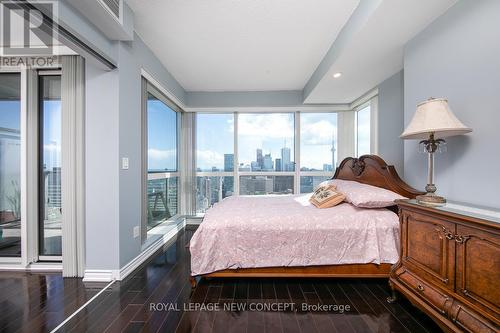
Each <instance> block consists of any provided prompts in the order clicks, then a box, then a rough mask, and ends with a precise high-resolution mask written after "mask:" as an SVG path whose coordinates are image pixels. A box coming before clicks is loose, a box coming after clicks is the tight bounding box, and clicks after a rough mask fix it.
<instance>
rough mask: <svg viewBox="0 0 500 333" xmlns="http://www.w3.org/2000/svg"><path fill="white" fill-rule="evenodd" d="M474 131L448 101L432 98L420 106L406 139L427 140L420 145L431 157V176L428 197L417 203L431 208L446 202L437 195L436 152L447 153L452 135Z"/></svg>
mask: <svg viewBox="0 0 500 333" xmlns="http://www.w3.org/2000/svg"><path fill="white" fill-rule="evenodd" d="M469 132H472V129H471V128H468V127H467V126H465V125H464V124H463V123H462V122H461V121H460V120H458V118H457V117H455V115H454V114H453V112H451V110H450V108H449V106H448V100H446V99H444V98H429V99H428V100H426V101H424V102H422V103H420V104H418V105H417V111H416V112H415V115H414V116H413V119H412V120H411V122H410V124H409V125H408V127H406V129H405V131H404V132H403V134H401V138H402V139H423V140H422V141H420V143H419V148H420V150H421V151H422V152H425V153H427V154H428V176H427V186H426V187H425V191H426V192H427V193H426V194H424V195H419V196H417V202H418V203H420V204H424V205H430V206H441V205H444V204H445V203H446V199H445V198H443V197H440V196H438V195H436V194H435V192H436V185H434V153H435V152H441V151H444V150H445V148H446V141H445V140H444V139H443V138H444V137H448V136H455V135H462V134H465V133H469Z"/></svg>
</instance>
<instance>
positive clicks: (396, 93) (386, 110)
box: [378, 70, 404, 176]
mask: <svg viewBox="0 0 500 333" xmlns="http://www.w3.org/2000/svg"><path fill="white" fill-rule="evenodd" d="M403 118H404V117H403V71H402V70H401V71H399V72H398V73H396V74H394V75H393V76H391V77H389V78H388V79H386V80H385V81H383V82H382V83H381V84H380V85H379V86H378V127H379V129H378V155H380V156H381V157H382V158H383V159H384V160H385V161H386V162H387V163H389V164H392V165H394V167H395V168H396V170H397V172H398V174H399V175H400V176H403V169H404V143H403V140H401V139H400V138H399V135H400V134H401V133H402V132H403V125H404V124H403V123H404V119H403Z"/></svg>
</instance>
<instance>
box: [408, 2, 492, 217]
mask: <svg viewBox="0 0 500 333" xmlns="http://www.w3.org/2000/svg"><path fill="white" fill-rule="evenodd" d="M404 69H405V75H404V91H405V103H404V107H405V110H404V111H405V112H404V120H405V125H407V124H408V123H409V122H410V120H411V117H412V116H413V114H414V112H415V108H416V105H417V103H418V102H420V101H423V100H425V99H427V98H428V97H430V96H432V97H446V98H448V100H449V104H450V107H451V109H452V110H453V112H454V113H455V115H456V116H457V117H458V118H459V119H460V120H461V121H462V122H463V123H465V124H466V125H467V126H469V127H471V128H472V129H473V130H474V131H473V132H472V133H471V134H469V135H465V136H459V137H453V138H449V139H448V140H447V141H448V152H446V153H444V154H437V156H436V180H435V182H436V184H437V187H438V192H439V194H441V195H444V196H446V197H448V199H450V200H456V201H462V202H469V203H473V204H477V205H483V206H490V207H495V208H500V194H499V192H498V190H499V189H500V176H499V174H498V169H499V166H500V148H499V143H500V131H499V125H500V94H499V93H500V1H498V0H462V1H459V2H458V3H457V4H456V5H455V6H453V7H452V8H451V9H450V10H449V11H448V12H446V13H445V14H444V15H442V16H441V17H439V18H438V19H437V20H435V21H434V22H433V23H431V24H430V25H429V26H428V27H427V28H426V29H425V30H424V31H423V32H421V33H420V34H418V35H417V36H416V37H415V38H414V39H412V40H411V41H410V42H409V43H408V44H407V46H406V49H405V56H404ZM404 155H405V157H404V171H405V178H406V180H407V181H409V183H410V184H411V185H414V186H416V187H417V188H423V187H424V185H425V182H426V170H427V165H426V156H425V155H423V154H419V153H417V142H416V141H408V142H406V143H405V154H404Z"/></svg>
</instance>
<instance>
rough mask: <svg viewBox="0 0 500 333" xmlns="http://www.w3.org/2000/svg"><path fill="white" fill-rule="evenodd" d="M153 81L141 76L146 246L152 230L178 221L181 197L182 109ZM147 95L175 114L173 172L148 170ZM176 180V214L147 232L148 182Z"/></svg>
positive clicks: (143, 221)
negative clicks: (174, 158) (174, 159)
mask: <svg viewBox="0 0 500 333" xmlns="http://www.w3.org/2000/svg"><path fill="white" fill-rule="evenodd" d="M152 81H153V80H151V79H149V78H147V77H146V76H145V75H142V76H141V128H142V145H141V146H142V186H141V188H142V209H141V213H142V214H141V215H142V217H141V227H140V229H141V244H142V245H143V246H144V245H147V244H148V243H147V240H148V239H149V238H150V237H151V236H153V235H155V234H156V233H155V232H154V229H155V228H157V227H160V226H161V225H164V224H165V223H170V222H173V221H176V220H178V219H179V218H180V217H181V216H182V213H181V212H182V207H181V202H182V200H181V195H182V186H181V184H182V180H181V176H182V175H181V172H180V158H181V151H180V150H181V147H182V145H181V142H180V140H181V133H180V131H181V117H182V112H183V111H182V109H181V108H180V107H179V106H178V105H177V104H176V103H175V102H173V101H172V100H171V99H170V98H168V97H167V96H166V94H165V93H164V92H163V91H162V88H161V86H159V85H158V83H157V82H152ZM148 94H151V95H153V96H154V97H155V98H157V99H158V100H159V101H161V102H162V103H163V104H165V105H166V106H167V107H168V108H170V109H171V110H172V111H174V112H175V113H176V125H175V128H176V133H175V134H176V147H175V149H176V166H175V171H152V172H149V170H148V149H149V147H148V105H147V102H148ZM170 178H177V212H176V213H175V214H174V215H172V216H170V217H169V218H165V219H163V220H161V221H159V223H158V224H157V225H155V226H154V227H152V228H151V229H149V230H148V225H147V224H148V205H149V202H148V181H149V180H158V179H170Z"/></svg>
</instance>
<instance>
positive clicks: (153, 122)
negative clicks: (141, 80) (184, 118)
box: [147, 95, 177, 171]
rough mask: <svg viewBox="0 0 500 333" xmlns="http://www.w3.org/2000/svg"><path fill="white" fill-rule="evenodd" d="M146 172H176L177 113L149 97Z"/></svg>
mask: <svg viewBox="0 0 500 333" xmlns="http://www.w3.org/2000/svg"><path fill="white" fill-rule="evenodd" d="M147 107H148V170H149V171H176V170H177V156H176V146H177V113H176V112H175V111H173V110H172V109H170V108H169V107H168V106H167V105H165V104H164V103H162V102H161V101H159V100H158V99H155V98H154V97H152V96H151V95H150V96H149V98H148V105H147Z"/></svg>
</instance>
